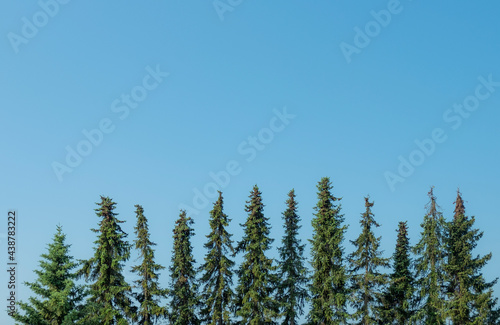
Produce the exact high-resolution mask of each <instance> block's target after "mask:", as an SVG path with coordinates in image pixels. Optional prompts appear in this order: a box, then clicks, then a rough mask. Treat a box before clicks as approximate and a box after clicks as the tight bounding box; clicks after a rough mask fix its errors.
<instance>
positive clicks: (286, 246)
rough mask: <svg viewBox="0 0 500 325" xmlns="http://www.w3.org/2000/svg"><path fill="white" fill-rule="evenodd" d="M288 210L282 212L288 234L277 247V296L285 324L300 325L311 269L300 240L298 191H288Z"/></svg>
mask: <svg viewBox="0 0 500 325" xmlns="http://www.w3.org/2000/svg"><path fill="white" fill-rule="evenodd" d="M286 205H287V209H286V210H285V212H284V213H283V219H284V221H285V235H284V236H283V239H282V240H281V243H282V246H281V247H280V248H279V249H278V250H279V254H280V261H279V264H278V279H279V281H280V283H279V285H278V293H277V296H276V299H277V300H278V301H279V302H280V303H281V305H282V308H281V309H282V314H283V321H282V324H283V325H285V324H290V325H296V324H299V317H300V316H301V315H302V314H303V310H304V304H305V302H306V300H307V298H308V291H307V284H308V282H309V281H308V271H307V269H306V267H305V265H304V263H305V261H304V248H305V245H302V244H301V241H300V239H299V229H300V228H301V226H300V224H299V223H300V217H299V215H298V214H297V201H295V191H294V190H291V191H290V193H288V200H287V201H286Z"/></svg>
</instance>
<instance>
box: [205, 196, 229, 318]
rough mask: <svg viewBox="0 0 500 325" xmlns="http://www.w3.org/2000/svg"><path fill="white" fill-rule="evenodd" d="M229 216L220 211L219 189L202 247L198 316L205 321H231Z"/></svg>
mask: <svg viewBox="0 0 500 325" xmlns="http://www.w3.org/2000/svg"><path fill="white" fill-rule="evenodd" d="M229 221H230V219H229V218H228V216H227V215H226V214H225V213H224V201H223V198H222V193H221V192H219V198H218V199H217V202H215V204H214V207H213V209H212V211H210V229H211V232H210V234H209V235H207V238H208V242H207V243H206V244H205V245H204V247H205V248H206V249H207V250H208V252H207V254H206V255H205V263H204V264H203V265H202V266H201V267H200V272H202V276H201V279H200V281H201V283H202V285H203V292H204V293H203V294H202V305H203V308H202V311H201V314H202V318H203V320H204V322H205V323H206V324H209V325H229V324H231V314H230V307H231V305H232V300H233V296H234V293H233V290H232V289H231V286H232V284H233V270H232V269H233V266H234V262H233V261H232V260H231V259H230V258H229V256H230V254H231V255H233V254H234V248H233V241H232V240H231V235H230V234H229V233H228V232H227V230H226V227H228V225H229Z"/></svg>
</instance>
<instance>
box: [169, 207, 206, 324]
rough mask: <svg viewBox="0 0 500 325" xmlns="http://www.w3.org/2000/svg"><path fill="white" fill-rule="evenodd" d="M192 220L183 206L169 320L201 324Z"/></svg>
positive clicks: (176, 231) (177, 226)
mask: <svg viewBox="0 0 500 325" xmlns="http://www.w3.org/2000/svg"><path fill="white" fill-rule="evenodd" d="M192 224H193V220H192V219H191V218H189V217H188V216H187V215H186V211H184V210H181V213H180V215H179V219H177V221H176V222H175V228H174V250H173V256H172V265H171V266H170V279H171V288H170V292H169V296H170V299H171V300H170V315H169V318H170V324H173V325H193V324H199V323H200V322H199V319H198V315H197V310H198V306H199V301H198V298H199V297H198V293H197V292H198V287H197V283H196V270H195V266H194V264H195V263H196V261H195V260H194V257H193V247H192V246H191V238H192V237H193V236H194V230H193V228H192V227H191V225H192Z"/></svg>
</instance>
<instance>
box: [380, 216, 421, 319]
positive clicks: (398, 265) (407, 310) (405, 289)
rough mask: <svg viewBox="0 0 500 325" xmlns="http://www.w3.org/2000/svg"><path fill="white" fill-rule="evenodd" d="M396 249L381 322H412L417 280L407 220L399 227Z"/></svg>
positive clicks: (382, 306) (383, 303)
mask: <svg viewBox="0 0 500 325" xmlns="http://www.w3.org/2000/svg"><path fill="white" fill-rule="evenodd" d="M397 232H398V238H397V241H396V250H395V252H394V255H393V257H392V260H393V272H392V274H391V275H390V281H389V287H388V288H387V290H386V291H385V292H384V294H383V296H382V300H381V307H380V316H381V319H380V324H384V325H385V324H398V325H406V324H411V322H410V320H411V317H412V316H413V314H414V308H415V302H416V301H415V280H414V275H413V272H412V261H411V258H410V249H411V248H410V240H409V238H408V226H407V223H406V222H400V223H399V227H398V230H397Z"/></svg>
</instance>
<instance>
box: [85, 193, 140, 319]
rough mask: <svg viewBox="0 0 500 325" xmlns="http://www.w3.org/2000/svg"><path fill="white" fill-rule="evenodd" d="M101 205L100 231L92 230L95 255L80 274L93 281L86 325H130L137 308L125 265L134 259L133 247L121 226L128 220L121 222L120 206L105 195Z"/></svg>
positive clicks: (99, 210) (99, 211)
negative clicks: (125, 275)
mask: <svg viewBox="0 0 500 325" xmlns="http://www.w3.org/2000/svg"><path fill="white" fill-rule="evenodd" d="M97 205H98V206H99V207H98V208H97V209H95V211H96V214H97V216H98V217H99V218H101V220H100V221H99V228H98V229H92V231H93V232H95V233H96V234H97V240H96V241H94V244H95V247H94V256H93V257H92V258H90V259H89V260H86V261H82V262H83V267H82V269H81V270H80V271H79V274H80V275H83V276H84V277H85V279H86V280H87V281H92V283H91V284H90V298H89V300H88V302H87V311H86V316H85V319H84V324H101V325H114V324H118V325H122V324H128V321H127V319H129V320H135V318H136V314H135V312H136V308H135V307H134V306H133V304H132V300H131V299H130V296H131V294H132V288H131V286H130V285H129V284H128V283H127V282H126V280H125V277H124V275H123V268H124V266H125V262H126V261H127V260H128V259H129V258H130V244H129V243H128V242H127V241H126V238H127V234H126V233H125V232H124V231H123V230H122V228H121V226H120V224H121V223H123V222H124V221H121V220H118V219H117V217H116V216H117V213H115V212H114V209H115V207H116V203H115V202H113V201H112V200H111V199H110V198H109V197H104V196H101V202H100V203H97Z"/></svg>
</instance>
